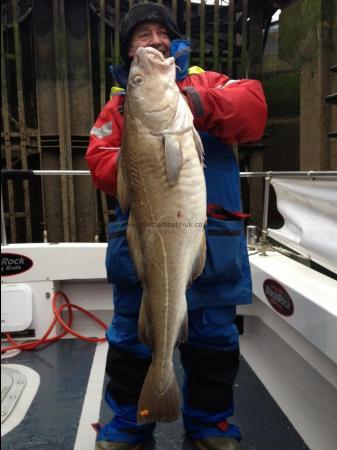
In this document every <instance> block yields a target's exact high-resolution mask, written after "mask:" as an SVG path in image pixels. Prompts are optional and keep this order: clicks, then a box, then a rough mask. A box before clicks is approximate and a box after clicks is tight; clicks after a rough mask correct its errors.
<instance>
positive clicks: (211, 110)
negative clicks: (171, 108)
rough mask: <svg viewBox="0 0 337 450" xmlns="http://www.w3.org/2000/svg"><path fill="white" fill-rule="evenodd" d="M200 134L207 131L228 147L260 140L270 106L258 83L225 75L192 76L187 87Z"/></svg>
mask: <svg viewBox="0 0 337 450" xmlns="http://www.w3.org/2000/svg"><path fill="white" fill-rule="evenodd" d="M182 90H183V92H184V94H185V95H186V96H187V98H188V103H189V106H190V108H191V110H192V113H193V115H194V125H195V127H196V128H197V129H198V130H199V131H208V132H210V133H211V134H213V135H215V136H217V137H220V138H221V139H222V140H223V141H224V142H226V143H228V144H237V143H242V142H249V141H251V142H252V141H257V140H259V139H261V137H262V134H263V131H264V129H265V126H266V120H267V105H266V101H265V96H264V93H263V89H262V86H261V83H260V82H259V81H257V80H247V79H242V80H230V79H229V78H228V77H226V76H225V75H221V74H218V73H215V72H204V73H203V74H200V75H194V76H191V83H190V86H187V87H184V88H183V89H182Z"/></svg>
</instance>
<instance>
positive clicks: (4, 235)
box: [1, 186, 7, 245]
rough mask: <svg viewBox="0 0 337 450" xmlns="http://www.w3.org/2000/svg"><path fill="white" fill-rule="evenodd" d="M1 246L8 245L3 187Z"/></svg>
mask: <svg viewBox="0 0 337 450" xmlns="http://www.w3.org/2000/svg"><path fill="white" fill-rule="evenodd" d="M1 245H7V233H6V221H5V212H4V203H3V197H2V186H1Z"/></svg>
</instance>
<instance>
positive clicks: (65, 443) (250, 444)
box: [1, 339, 308, 450]
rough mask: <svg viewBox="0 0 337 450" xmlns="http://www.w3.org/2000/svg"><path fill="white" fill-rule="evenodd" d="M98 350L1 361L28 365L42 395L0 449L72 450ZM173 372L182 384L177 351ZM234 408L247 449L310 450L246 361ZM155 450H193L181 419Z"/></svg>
mask: <svg viewBox="0 0 337 450" xmlns="http://www.w3.org/2000/svg"><path fill="white" fill-rule="evenodd" d="M95 349H96V346H95V344H90V343H86V342H83V341H78V340H73V339H69V340H68V339H64V340H62V341H59V342H58V343H56V344H53V345H51V346H48V347H45V348H44V349H42V350H40V351H38V352H25V353H20V354H19V355H17V356H15V357H13V358H9V359H8V360H6V359H3V360H2V361H1V362H2V363H8V364H22V365H26V366H28V367H30V368H32V369H34V370H35V371H36V372H38V373H39V375H40V377H41V382H40V387H39V390H38V392H37V394H36V397H35V399H34V401H33V403H32V405H31V407H30V409H29V411H28V413H27V415H26V417H25V418H24V420H23V421H22V422H21V424H19V425H18V426H17V427H16V428H15V429H14V430H13V431H11V432H10V433H9V434H7V435H6V436H4V437H3V438H2V443H1V448H2V450H23V449H24V450H33V449H34V450H72V449H73V448H74V443H75V440H76V435H77V428H78V423H79V419H80V416H81V411H82V405H83V400H84V397H85V394H86V388H87V383H88V378H89V374H90V370H91V365H92V360H93V357H94V353H95ZM175 368H176V371H177V376H178V380H179V382H180V383H181V381H182V377H183V370H182V367H181V365H180V362H179V353H178V352H177V354H176V355H175ZM101 370H104V367H101ZM98 401H99V399H98ZM235 404H236V415H235V417H234V418H233V421H235V422H236V423H237V424H239V426H240V428H241V431H242V435H243V441H242V443H241V444H242V446H243V448H244V450H307V449H308V447H307V446H306V445H305V444H304V442H303V441H302V439H301V438H300V436H299V435H298V433H297V432H296V430H295V429H294V428H293V427H292V425H291V423H290V422H289V421H288V419H287V418H286V417H285V415H284V414H283V413H282V411H281V410H280V408H279V407H278V406H277V404H276V403H275V402H274V400H273V399H272V397H271V396H270V395H269V394H268V392H267V391H266V389H265V388H264V387H263V385H262V383H261V382H260V381H259V379H258V378H257V377H256V375H255V374H254V372H253V371H252V370H251V369H250V367H249V365H248V364H247V363H246V361H245V360H244V359H243V358H242V360H241V366H240V371H239V375H238V377H237V380H236V384H235ZM304 413H305V412H304ZM108 420H110V411H109V409H108V407H107V406H106V404H105V402H104V400H102V403H101V414H100V423H102V424H103V423H105V422H106V421H108ZM92 432H93V433H94V431H92ZM154 449H156V450H178V449H179V450H195V447H194V445H193V443H192V442H191V441H190V440H189V439H188V438H186V437H185V436H184V431H183V426H182V421H181V420H179V421H177V422H175V423H173V424H159V425H158V426H157V428H156V431H155V433H154V439H153V441H152V442H150V443H148V444H147V445H146V446H144V450H154ZM81 450H93V449H89V448H85V449H84V448H83V449H81Z"/></svg>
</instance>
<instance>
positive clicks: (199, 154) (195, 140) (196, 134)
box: [192, 127, 205, 167]
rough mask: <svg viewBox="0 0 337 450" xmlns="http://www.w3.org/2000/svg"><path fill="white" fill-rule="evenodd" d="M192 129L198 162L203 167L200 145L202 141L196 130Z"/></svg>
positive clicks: (202, 154)
mask: <svg viewBox="0 0 337 450" xmlns="http://www.w3.org/2000/svg"><path fill="white" fill-rule="evenodd" d="M192 129H193V138H194V142H195V145H196V147H197V152H198V156H199V161H200V162H201V164H202V165H203V167H204V166H205V164H204V146H203V145H202V141H201V139H200V136H199V133H198V132H197V130H196V129H195V128H194V127H193V128H192Z"/></svg>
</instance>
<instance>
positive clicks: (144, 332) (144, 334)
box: [138, 290, 153, 349]
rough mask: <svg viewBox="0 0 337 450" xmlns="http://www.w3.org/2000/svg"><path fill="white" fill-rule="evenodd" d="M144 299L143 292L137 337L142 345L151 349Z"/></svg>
mask: <svg viewBox="0 0 337 450" xmlns="http://www.w3.org/2000/svg"><path fill="white" fill-rule="evenodd" d="M144 297H145V290H144V291H143V298H142V302H141V304H140V311H139V319H138V337H139V340H140V341H141V342H142V343H143V344H145V345H147V346H148V347H149V348H150V349H153V340H152V337H151V336H152V334H151V323H150V322H149V321H148V316H147V313H146V306H145V302H144ZM145 301H146V300H145Z"/></svg>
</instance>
